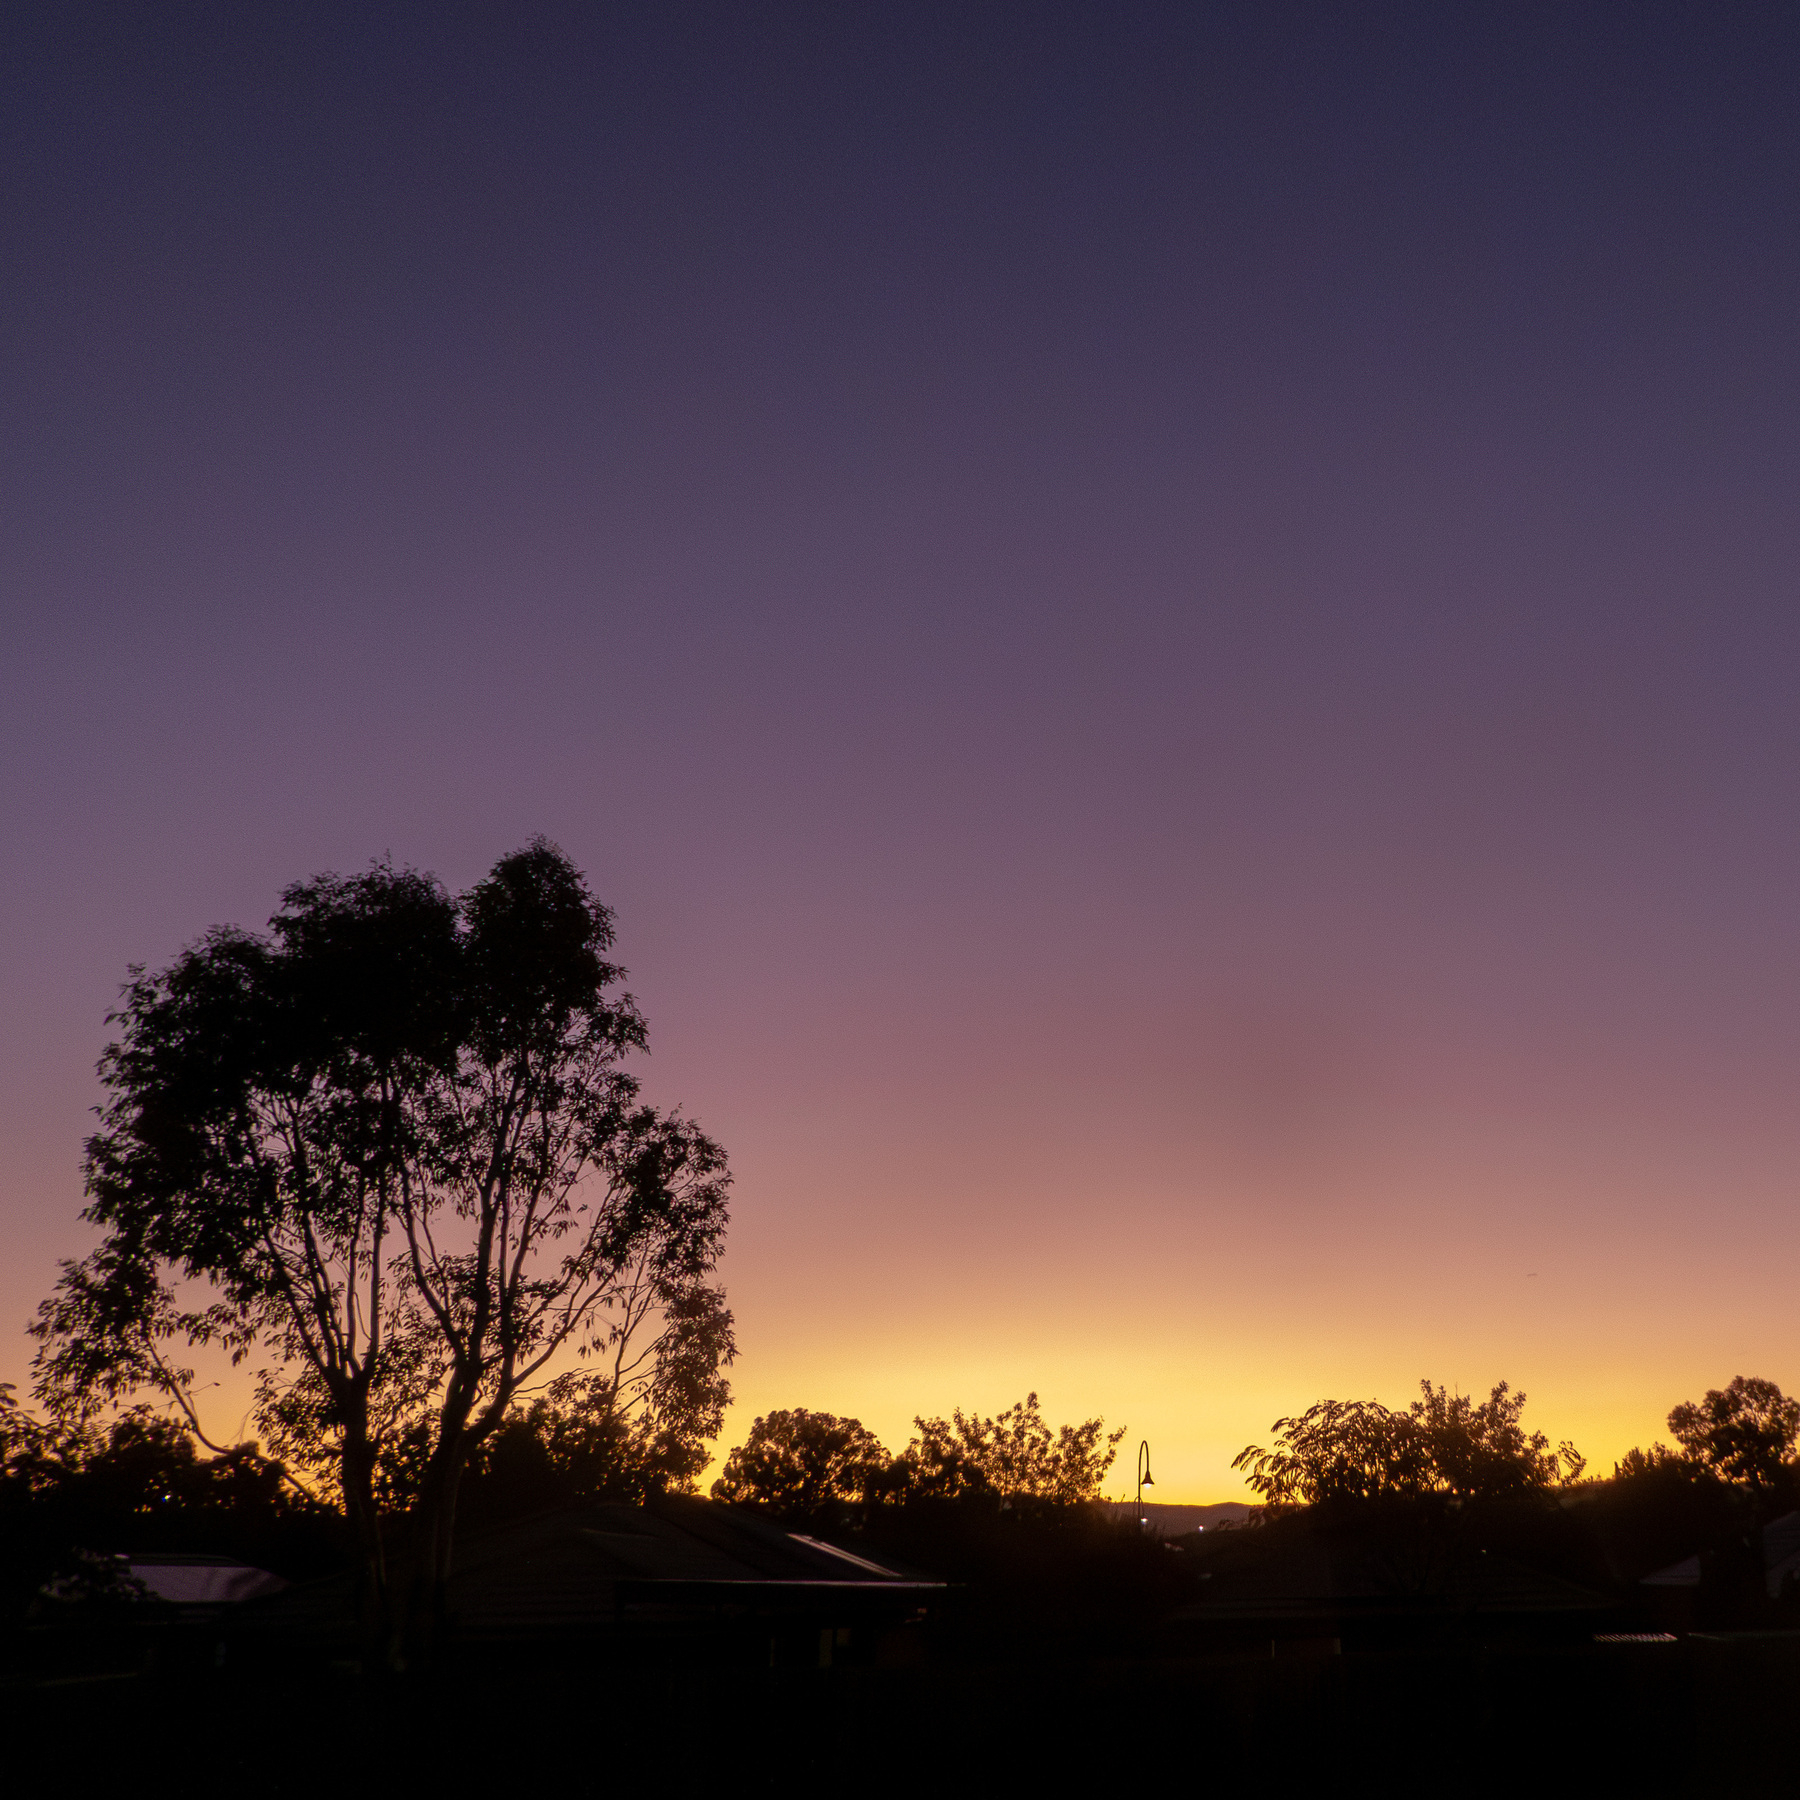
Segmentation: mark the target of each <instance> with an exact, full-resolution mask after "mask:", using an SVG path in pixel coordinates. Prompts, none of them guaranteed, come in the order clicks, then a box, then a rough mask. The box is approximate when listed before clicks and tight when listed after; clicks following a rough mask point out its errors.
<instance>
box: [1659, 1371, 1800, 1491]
mask: <svg viewBox="0 0 1800 1800" xmlns="http://www.w3.org/2000/svg"><path fill="white" fill-rule="evenodd" d="M1669 1431H1670V1434H1671V1435H1672V1436H1673V1437H1674V1439H1675V1441H1676V1443H1678V1444H1679V1445H1680V1446H1681V1448H1682V1450H1683V1451H1684V1452H1685V1454H1686V1456H1687V1458H1688V1460H1689V1461H1691V1462H1693V1463H1694V1464H1695V1465H1696V1466H1697V1467H1699V1468H1701V1469H1704V1470H1705V1471H1706V1472H1707V1473H1708V1474H1710V1475H1714V1476H1717V1477H1718V1479H1719V1480H1721V1481H1727V1482H1732V1483H1734V1484H1736V1485H1738V1486H1742V1487H1748V1488H1752V1489H1757V1490H1763V1489H1769V1488H1773V1487H1775V1486H1776V1485H1777V1484H1778V1483H1779V1482H1780V1480H1781V1478H1782V1473H1783V1466H1784V1465H1785V1464H1786V1463H1787V1462H1788V1461H1789V1460H1790V1459H1791V1458H1792V1456H1793V1454H1794V1441H1795V1439H1796V1437H1800V1400H1795V1399H1790V1398H1789V1397H1788V1396H1787V1395H1786V1394H1784V1393H1783V1392H1782V1391H1781V1389H1780V1388H1779V1387H1777V1386H1776V1384H1775V1383H1774V1382H1772V1381H1766V1380H1764V1379H1763V1378H1762V1377H1760V1376H1755V1375H1751V1376H1744V1375H1738V1376H1734V1377H1733V1379H1732V1380H1731V1381H1730V1382H1729V1383H1728V1384H1727V1385H1726V1386H1725V1387H1724V1388H1708V1389H1707V1391H1706V1394H1705V1396H1704V1398H1702V1399H1700V1400H1697V1401H1696V1400H1689V1401H1685V1402H1683V1403H1682V1404H1681V1405H1680V1406H1677V1407H1676V1408H1675V1410H1674V1411H1673V1412H1671V1413H1670V1414H1669ZM1658 1448H1660V1446H1658ZM1636 1454H1637V1455H1639V1456H1642V1455H1644V1453H1643V1452H1641V1451H1640V1452H1637V1453H1636Z"/></svg>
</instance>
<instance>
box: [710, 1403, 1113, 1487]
mask: <svg viewBox="0 0 1800 1800" xmlns="http://www.w3.org/2000/svg"><path fill="white" fill-rule="evenodd" d="M913 1428H914V1432H915V1435H914V1437H913V1439H912V1441H911V1443H909V1444H908V1445H907V1447H906V1448H905V1450H903V1451H902V1452H901V1453H900V1454H899V1455H898V1456H893V1455H890V1453H889V1452H888V1451H887V1450H886V1449H885V1448H884V1447H883V1446H882V1443H881V1440H880V1439H879V1438H877V1437H876V1436H875V1434H874V1433H873V1432H872V1431H870V1430H868V1429H867V1427H866V1426H864V1425H863V1423H862V1422H861V1420H859V1419H840V1418H836V1417H834V1416H833V1415H832V1414H831V1413H816V1412H808V1411H807V1410H806V1408H804V1407H794V1408H792V1409H791V1410H788V1411H782V1412H772V1413H769V1414H767V1415H766V1416H765V1417H763V1418H760V1419H758V1420H757V1421H756V1423H755V1424H754V1425H752V1426H751V1428H750V1433H749V1435H748V1436H747V1437H746V1438H745V1440H744V1442H743V1443H742V1444H741V1445H740V1446H739V1447H738V1448H737V1449H736V1450H734V1451H732V1453H731V1455H730V1456H729V1457H728V1458H727V1459H726V1462H725V1468H724V1471H723V1473H722V1474H721V1475H720V1477H719V1479H718V1480H717V1481H716V1482H714V1483H713V1495H714V1497H715V1498H717V1499H720V1500H727V1501H731V1502H733V1503H735V1504H738V1505H753V1506H761V1507H766V1508H767V1509H768V1510H770V1511H772V1512H776V1513H782V1514H787V1515H791V1516H800V1515H815V1516H816V1515H817V1514H818V1513H820V1512H821V1511H826V1510H829V1509H831V1508H832V1507H838V1508H843V1507H850V1506H855V1507H860V1508H862V1509H864V1510H865V1511H866V1509H868V1508H869V1507H871V1506H874V1505H877V1504H904V1503H906V1502H908V1501H913V1500H924V1501H981V1500H992V1501H1000V1502H1019V1501H1029V1502H1037V1503H1040V1504H1042V1505H1047V1506H1076V1505H1079V1504H1081V1503H1082V1502H1084V1501H1088V1500H1096V1499H1098V1498H1099V1496H1100V1488H1101V1483H1102V1482H1103V1481H1104V1480H1105V1478H1106V1471H1107V1470H1108V1469H1109V1468H1110V1467H1111V1466H1112V1461H1113V1458H1114V1456H1115V1455H1116V1454H1117V1452H1118V1444H1119V1440H1120V1439H1121V1438H1122V1437H1123V1436H1124V1435H1125V1428H1124V1427H1123V1426H1120V1427H1119V1429H1118V1430H1116V1431H1113V1432H1110V1433H1109V1432H1108V1431H1107V1430H1106V1424H1105V1421H1104V1420H1102V1419H1088V1420H1086V1421H1085V1422H1084V1423H1082V1424H1080V1425H1062V1426H1059V1427H1057V1428H1056V1429H1055V1430H1054V1431H1052V1429H1051V1428H1050V1426H1049V1425H1048V1424H1046V1423H1045V1420H1044V1416H1043V1413H1042V1412H1041V1411H1040V1409H1039V1407H1038V1397H1037V1395H1036V1394H1027V1395H1026V1397H1025V1398H1024V1399H1023V1400H1022V1401H1020V1402H1019V1403H1018V1404H1017V1405H1015V1406H1011V1407H1009V1408H1007V1410H1006V1411H1005V1412H1003V1413H1000V1414H999V1415H998V1416H997V1417H994V1418H982V1417H980V1416H979V1415H976V1414H970V1413H964V1412H963V1411H961V1410H960V1409H958V1410H956V1411H954V1412H953V1413H952V1414H951V1416H950V1417H949V1418H948V1419H927V1418H916V1419H914V1420H913Z"/></svg>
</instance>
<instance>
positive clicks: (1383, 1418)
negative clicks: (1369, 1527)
mask: <svg viewBox="0 0 1800 1800" xmlns="http://www.w3.org/2000/svg"><path fill="white" fill-rule="evenodd" d="M1419 1388H1420V1397H1419V1398H1418V1399H1417V1400H1415V1401H1413V1403H1412V1405H1411V1406H1410V1407H1409V1408H1408V1409H1407V1410H1406V1411H1405V1412H1396V1411H1391V1410H1390V1409H1389V1408H1387V1407H1385V1406H1383V1405H1382V1404H1381V1402H1380V1401H1378V1400H1321V1401H1319V1402H1318V1403H1317V1404H1316V1405H1314V1406H1311V1407H1309V1408H1308V1409H1307V1410H1306V1411H1305V1412H1303V1413H1301V1414H1299V1415H1298V1416H1297V1417H1294V1418H1288V1419H1277V1420H1276V1421H1275V1425H1274V1432H1275V1440H1276V1441H1275V1444H1274V1446H1273V1447H1272V1448H1269V1449H1264V1448H1262V1447H1261V1446H1259V1445H1255V1444H1252V1445H1250V1446H1248V1447H1247V1448H1245V1449H1244V1450H1242V1451H1240V1452H1239V1453H1238V1455H1237V1457H1236V1459H1235V1460H1234V1461H1233V1463H1232V1465H1231V1466H1232V1467H1233V1468H1234V1469H1242V1470H1244V1471H1245V1472H1246V1474H1247V1476H1248V1479H1249V1482H1250V1485H1251V1487H1252V1488H1253V1489H1255V1491H1256V1492H1257V1493H1259V1494H1260V1495H1261V1496H1262V1497H1263V1502H1264V1504H1265V1505H1267V1506H1269V1507H1271V1508H1274V1509H1277V1510H1280V1509H1284V1508H1289V1507H1295V1506H1318V1505H1329V1504H1332V1503H1337V1502H1343V1501H1353V1500H1371V1499H1375V1498H1378V1497H1383V1496H1391V1495H1404V1496H1414V1497H1416V1496H1421V1495H1425V1494H1440V1495H1444V1496H1447V1497H1450V1498H1455V1499H1497V1498H1505V1497H1510V1496H1516V1495H1521V1494H1528V1493H1533V1492H1541V1491H1544V1490H1546V1489H1548V1488H1551V1487H1553V1486H1555V1485H1557V1484H1558V1483H1567V1482H1573V1481H1576V1480H1579V1479H1580V1477H1581V1474H1582V1472H1583V1470H1584V1469H1585V1468H1586V1466H1587V1465H1586V1462H1585V1461H1584V1459H1583V1458H1582V1457H1581V1456H1580V1455H1579V1454H1578V1453H1577V1452H1576V1450H1575V1448H1574V1446H1573V1445H1572V1444H1569V1443H1567V1442H1564V1443H1563V1444H1561V1445H1559V1446H1558V1447H1557V1448H1556V1449H1555V1450H1552V1449H1551V1447H1550V1440H1549V1439H1548V1438H1547V1437H1545V1436H1544V1434H1543V1433H1542V1432H1530V1433H1528V1432H1527V1431H1526V1430H1525V1427H1524V1425H1523V1424H1522V1423H1521V1418H1522V1415H1523V1413H1524V1410H1525V1396H1524V1395H1523V1394H1515V1393H1513V1392H1512V1391H1511V1390H1510V1389H1509V1388H1508V1386H1507V1384H1506V1383H1505V1382H1504V1381H1502V1382H1499V1383H1497V1384H1496V1386H1495V1387H1494V1389H1493V1391H1492V1393H1490V1394H1489V1396H1488V1397H1487V1399H1486V1400H1484V1401H1482V1402H1480V1403H1479V1404H1477V1403H1476V1402H1475V1401H1474V1400H1473V1399H1472V1398H1470V1397H1468V1396H1466V1395H1461V1394H1452V1393H1449V1392H1447V1391H1446V1390H1445V1389H1444V1388H1442V1387H1433V1386H1432V1384H1431V1383H1430V1382H1429V1381H1422V1382H1421V1383H1420V1384H1419Z"/></svg>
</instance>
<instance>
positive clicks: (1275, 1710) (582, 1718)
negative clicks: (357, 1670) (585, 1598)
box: [4, 1633, 1800, 1795]
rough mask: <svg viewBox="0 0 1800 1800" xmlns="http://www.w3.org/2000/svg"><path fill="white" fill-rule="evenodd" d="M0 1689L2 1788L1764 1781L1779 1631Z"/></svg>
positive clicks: (1784, 1772) (1684, 1786)
mask: <svg viewBox="0 0 1800 1800" xmlns="http://www.w3.org/2000/svg"><path fill="white" fill-rule="evenodd" d="M4 1709H5V1710H4V1743H5V1748H6V1757H5V1760H6V1764H7V1767H8V1784H9V1786H12V1787H13V1791H14V1792H18V1793H25V1792H31V1791H53V1792H60V1793H86V1792H101V1791H110V1792H130V1791H134V1790H136V1789H139V1788H141V1787H143V1786H144V1785H145V1784H146V1783H147V1782H149V1781H151V1780H153V1779H154V1780H155V1781H156V1782H157V1783H158V1785H162V1784H164V1783H166V1782H167V1781H169V1780H170V1779H178V1780H179V1783H180V1786H181V1788H182V1789H183V1791H185V1792H188V1793H192V1794H196V1795H210V1794H221V1795H223V1794H232V1795H237V1794H243V1793H247V1792H254V1793H260V1794H275V1795H285V1794H300V1793H308V1794H312V1793H318V1792H320V1791H324V1790H334V1789H335V1790H336V1791H338V1792H349V1793H361V1792H369V1791H373V1790H375V1789H377V1788H380V1789H382V1790H384V1791H389V1792H394V1793H405V1792H409V1791H411V1792H430V1793H446V1794H478V1793H485V1792H490V1791H491V1792H495V1793H512V1792H515V1791H517V1790H518V1789H519V1788H521V1787H530V1788H540V1787H542V1786H543V1785H545V1784H554V1786H555V1787H556V1789H557V1790H558V1791H560V1792H564V1793H568V1794H600V1793H603V1792H604V1793H615V1792H617V1791H618V1789H619V1784H620V1783H621V1782H622V1781H632V1782H643V1783H645V1784H646V1785H648V1786H650V1787H652V1788H653V1789H654V1790H656V1791H663V1792H670V1791H673V1792H685V1791H691V1790H696V1789H699V1788H701V1787H703V1786H704V1787H706V1788H709V1789H715V1790H717V1789H720V1788H723V1789H725V1790H726V1791H731V1790H736V1791H744V1792H753V1793H765V1792H775V1791H788V1790H792V1789H796V1788H797V1789H799V1790H801V1791H807V1790H818V1791H827V1790H829V1791H834V1792H844V1791H851V1792H858V1791H860V1792H877V1793H882V1792H896V1791H901V1790H910V1791H930V1790H933V1789H935V1790H943V1791H949V1792H965V1791H974V1790H978V1789H979V1790H988V1791H992V1790H997V1791H1000V1792H1003V1793H1013V1792H1017V1791H1019V1789H1020V1788H1021V1787H1022V1786H1024V1785H1027V1784H1031V1785H1037V1784H1040V1783H1041V1784H1044V1785H1047V1786H1053V1787H1054V1788H1056V1789H1057V1790H1066V1789H1068V1788H1070V1787H1073V1786H1075V1785H1078V1784H1086V1783H1100V1782H1107V1783H1110V1782H1113V1781H1118V1780H1124V1781H1127V1782H1131V1781H1133V1780H1134V1779H1136V1781H1137V1783H1138V1790H1137V1791H1140V1792H1144V1793H1150V1792H1161V1791H1170V1792H1183V1791H1192V1792H1213V1791H1217V1788H1218V1785H1219V1784H1222V1783H1230V1784H1232V1785H1244V1786H1255V1787H1260V1788H1263V1789H1264V1790H1266V1791H1273V1792H1277V1793H1282V1792H1289V1791H1293V1790H1294V1789H1295V1788H1296V1787H1298V1786H1302V1785H1308V1786H1310V1785H1312V1784H1315V1783H1324V1784H1328V1785H1330V1786H1340V1787H1348V1786H1354V1787H1355V1788H1358V1789H1361V1788H1365V1787H1373V1788H1377V1789H1380V1790H1382V1791H1386V1792H1389V1793H1411V1792H1421V1793H1422V1792H1427V1791H1430V1792H1435V1793H1453V1794H1461V1793H1500V1792H1506V1793H1515V1792H1519V1791H1525V1790H1536V1791H1539V1792H1550V1793H1557V1792H1565V1791H1572V1790H1574V1789H1575V1788H1578V1787H1588V1788H1592V1789H1594V1790H1596V1791H1599V1792H1602V1793H1607V1792H1612V1793H1623V1792H1646V1793H1701V1794H1707V1793H1720V1794H1725V1793H1744V1792H1750V1791H1755V1790H1757V1789H1761V1790H1763V1791H1771V1792H1785V1791H1790V1790H1791V1786H1792V1783H1793V1780H1794V1767H1795V1760H1794V1725H1795V1721H1796V1714H1797V1713H1800V1634H1786V1633H1784V1634H1771V1635H1756V1636H1752V1635H1745V1636H1742V1637H1737V1638H1726V1637H1720V1638H1716V1639H1703V1638H1699V1637H1694V1638H1689V1639H1685V1640H1683V1641H1682V1642H1680V1643H1675V1644H1638V1645H1618V1646H1612V1645H1588V1646H1581V1647H1578V1648H1571V1649H1564V1650H1545V1649H1541V1648H1540V1649H1526V1650H1515V1651H1510V1652H1508V1651H1491V1650H1488V1651H1484V1650H1479V1649H1467V1650H1456V1649H1445V1648H1438V1649H1435V1650H1432V1651H1430V1652H1423V1651H1420V1652H1392V1653H1380V1654H1362V1655H1356V1654H1353V1655H1319V1656H1316V1657H1312V1656H1305V1655H1294V1656H1282V1657H1277V1658H1270V1657H1268V1656H1267V1655H1266V1654H1265V1655H1263V1656H1261V1657H1256V1656H1248V1655H1243V1656H1236V1657H1218V1658H1210V1659H1195V1660H1168V1659H1162V1660H1157V1661H1154V1662H1133V1661H1128V1660H1120V1661H1093V1662H1085V1663H1080V1664H1069V1663H1062V1662H1034V1661H1031V1660H1029V1659H1025V1660H1020V1661H1016V1662H1013V1663H1010V1664H1007V1665H1002V1666H995V1665H988V1666H939V1667H923V1668H916V1669H881V1668H857V1667H850V1668H834V1669H829V1670H792V1669H790V1670H780V1671H766V1670H765V1671H754V1670H744V1669H741V1668H740V1669H729V1668H719V1667H710V1668H708V1667H695V1666H691V1665H689V1664H686V1663H684V1662H682V1661H678V1660H666V1661H663V1662H662V1663H661V1664H660V1666H659V1664H658V1662H657V1661H656V1659H655V1658H654V1657H652V1656H646V1657H644V1658H642V1659H640V1660H637V1661H635V1662H634V1663H630V1664H627V1665H625V1666H620V1665H617V1664H609V1663H606V1662H594V1663H591V1664H584V1665H576V1664H571V1663H568V1662H565V1663H564V1664H563V1665H561V1666H555V1667H529V1666H520V1665H518V1664H517V1663H516V1662H515V1663H511V1664H510V1665H509V1664H507V1663H505V1662H502V1663H500V1664H498V1665H496V1666H487V1667H474V1666H466V1667H462V1668H457V1669H445V1670H440V1671H438V1672H436V1673H435V1674H433V1675H432V1676H430V1677H418V1678H403V1679H399V1680H385V1681H368V1680H365V1679H363V1678H361V1677H358V1676H355V1675H352V1674H348V1673H337V1674H332V1673H320V1674H312V1675H301V1676H288V1677H279V1676H274V1675H270V1674H264V1675H261V1676H233V1675H232V1674H230V1673H229V1672H228V1671H224V1670H221V1671H209V1670H190V1671H187V1672H174V1671H168V1672H164V1673H161V1674H158V1673H157V1672H155V1671H154V1670H152V1671H150V1672H145V1673H137V1674H118V1675H114V1676H112V1677H111V1678H108V1677H107V1676H106V1675H104V1674H102V1675H100V1676H98V1677H96V1676H95V1675H91V1674H90V1675H85V1676H80V1677H75V1678H61V1679H58V1678H54V1677H53V1678H51V1679H49V1680H48V1681H45V1680H41V1679H40V1680H32V1681H28V1682H22V1683H21V1682H18V1681H15V1683H14V1684H12V1685H10V1686H9V1689H8V1691H7V1692H6V1694H5V1697H4ZM1134 1770H1136V1771H1139V1772H1140V1774H1139V1775H1138V1776H1137V1777H1135V1778H1134V1776H1133V1773H1132V1772H1133V1771H1134ZM14 1783H17V1784H18V1785H16V1786H13V1784H14Z"/></svg>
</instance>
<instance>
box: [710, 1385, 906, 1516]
mask: <svg viewBox="0 0 1800 1800" xmlns="http://www.w3.org/2000/svg"><path fill="white" fill-rule="evenodd" d="M892 1463H893V1458H892V1457H891V1456H890V1455H889V1454H888V1452H887V1451H886V1450H885V1449H884V1448H883V1447H882V1443H881V1440H880V1439H879V1438H878V1437H876V1435H875V1434H874V1432H872V1431H870V1430H869V1429H868V1428H867V1427H866V1426H865V1425H864V1424H863V1423H862V1421H861V1420H860V1419H840V1418H838V1417H836V1416H835V1415H834V1414H832V1413H827V1412H809V1411H808V1410H807V1409H806V1408H805V1407H804V1406H796V1407H791V1408H786V1409H783V1410H780V1411H777V1412H771V1413H766V1414H764V1415H763V1416H762V1417H761V1418H759V1419H758V1420H757V1421H756V1422H755V1424H753V1425H752V1426H751V1427H750V1431H749V1435H748V1436H747V1437H746V1438H745V1439H744V1441H743V1443H741V1444H740V1445H738V1447H737V1448H736V1449H735V1450H733V1451H732V1452H731V1454H730V1455H729V1456H728V1457H727V1458H726V1459H725V1467H724V1470H723V1472H722V1473H721V1474H720V1476H719V1478H718V1480H717V1481H715V1482H714V1483H713V1488H712V1491H713V1498H714V1499H716V1500H724V1501H728V1502H730V1503H731V1504H733V1505H739V1506H744V1505H753V1506H762V1507H766V1508H768V1509H769V1510H770V1511H771V1512H776V1513H783V1514H793V1515H816V1514H818V1513H821V1512H824V1511H826V1510H827V1509H829V1508H831V1507H834V1506H838V1507H844V1506H856V1505H868V1504H869V1503H870V1502H871V1501H873V1500H874V1499H875V1498H876V1497H877V1496H878V1495H879V1493H880V1492H881V1490H882V1487H883V1484H884V1482H885V1481H886V1479H887V1477H888V1473H889V1470H890V1468H891V1467H892Z"/></svg>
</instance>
